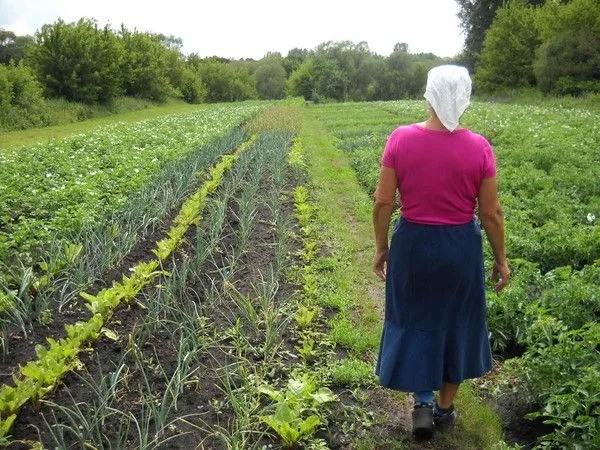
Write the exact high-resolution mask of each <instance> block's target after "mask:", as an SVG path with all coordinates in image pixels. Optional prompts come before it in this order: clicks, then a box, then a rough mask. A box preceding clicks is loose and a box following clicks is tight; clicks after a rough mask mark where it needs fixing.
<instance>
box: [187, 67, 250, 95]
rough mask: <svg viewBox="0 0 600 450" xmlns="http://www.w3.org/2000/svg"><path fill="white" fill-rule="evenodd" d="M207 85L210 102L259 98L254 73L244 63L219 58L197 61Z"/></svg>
mask: <svg viewBox="0 0 600 450" xmlns="http://www.w3.org/2000/svg"><path fill="white" fill-rule="evenodd" d="M194 64H197V66H198V70H199V72H200V77H201V79H202V81H203V83H204V84H205V85H206V89H207V94H206V100H207V101H209V102H234V101H238V100H249V99H255V98H257V93H256V85H255V82H254V78H253V77H252V74H251V73H250V71H249V70H248V68H247V67H245V66H244V65H237V66H236V65H235V64H233V63H230V62H222V61H220V60H219V59H218V58H207V59H204V60H199V61H195V62H194Z"/></svg>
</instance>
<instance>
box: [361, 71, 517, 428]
mask: <svg viewBox="0 0 600 450" xmlns="http://www.w3.org/2000/svg"><path fill="white" fill-rule="evenodd" d="M470 95H471V79H470V78H469V74H468V72H467V70H466V69H465V68H463V67H459V66H450V65H444V66H438V67H435V68H433V69H431V70H430V71H429V74H428V77H427V87H426V91H425V98H426V99H427V101H428V105H429V112H430V117H429V119H428V120H427V121H425V122H423V123H418V124H413V125H409V126H402V127H399V128H397V129H396V130H394V132H393V133H392V134H391V135H390V137H389V139H388V142H387V144H386V147H385V150H384V153H383V157H382V166H381V173H380V177H379V183H378V186H377V190H376V192H375V205H374V210H373V222H374V226H375V240H376V253H375V258H374V263H373V270H374V272H375V274H376V275H377V276H379V277H380V278H381V279H382V280H385V281H386V306H385V322H384V331H383V336H382V339H381V348H380V352H379V360H378V362H377V374H378V375H379V379H380V383H381V384H382V385H383V386H385V387H388V388H391V389H395V390H400V391H406V392H413V393H414V397H415V407H414V410H413V433H414V434H415V436H416V437H418V438H430V437H431V436H432V435H433V431H434V426H438V427H441V428H443V427H450V426H452V425H454V422H455V421H456V418H457V414H456V411H455V410H454V406H453V400H454V396H455V395H456V392H457V391H458V387H459V385H460V383H461V382H462V381H463V380H465V379H467V378H476V377H479V376H481V375H482V374H484V373H485V372H487V371H489V370H490V369H491V364H492V358H491V350H490V344H489V339H488V331H487V325H486V321H485V313H486V308H485V288H484V281H485V280H484V273H483V252H482V239H481V227H480V225H479V222H478V221H477V220H476V218H475V206H476V204H477V206H478V212H479V219H480V221H481V224H482V225H483V228H484V229H485V232H486V235H487V237H488V240H489V241H490V244H491V247H492V251H493V254H494V265H493V270H492V280H494V281H495V282H496V284H495V287H494V289H495V290H496V291H500V290H501V289H502V288H503V287H504V286H505V285H506V283H507V282H508V279H509V276H510V270H509V268H508V264H507V261H506V251H505V247H504V219H503V215H502V209H501V207H500V203H499V201H498V193H497V184H496V163H495V158H494V154H493V151H492V148H491V146H490V144H489V143H488V142H487V140H486V139H485V138H484V137H482V136H480V135H478V134H476V133H473V132H471V131H469V130H468V129H466V128H461V127H460V126H459V118H460V116H461V115H462V113H463V112H464V111H465V109H466V108H467V106H468V105H469V100H470ZM396 190H398V191H399V194H400V203H401V209H400V210H401V215H402V217H401V218H400V220H399V221H398V223H397V224H396V227H395V230H394V233H393V236H392V240H391V245H390V247H389V250H388V229H389V224H390V216H391V213H392V210H393V207H394V197H395V193H396ZM386 264H387V268H386ZM434 390H439V397H438V399H437V401H434V394H433V391H434Z"/></svg>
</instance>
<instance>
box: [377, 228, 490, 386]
mask: <svg viewBox="0 0 600 450" xmlns="http://www.w3.org/2000/svg"><path fill="white" fill-rule="evenodd" d="M484 282H485V275H484V269H483V249H482V236H481V227H480V225H479V222H478V221H477V220H473V221H472V222H469V223H467V224H464V225H421V224H416V223H412V222H409V221H407V220H405V219H400V220H399V221H398V223H397V224H396V227H395V229H394V234H393V236H392V242H391V245H390V251H389V255H388V261H387V280H386V293H385V322H384V327H383V335H382V337H381V346H380V350H379V358H378V361H377V369H376V373H377V375H378V376H379V381H380V383H381V385H382V386H385V387H388V388H391V389H396V390H400V391H408V392H415V391H425V390H438V389H440V387H441V386H442V383H444V382H449V383H460V382H461V381H463V380H465V379H467V378H476V377H479V376H481V375H483V374H484V373H485V372H488V371H489V370H490V369H491V367H492V356H491V349H490V342H489V336H488V329H487V325H486V305H485V286H484Z"/></svg>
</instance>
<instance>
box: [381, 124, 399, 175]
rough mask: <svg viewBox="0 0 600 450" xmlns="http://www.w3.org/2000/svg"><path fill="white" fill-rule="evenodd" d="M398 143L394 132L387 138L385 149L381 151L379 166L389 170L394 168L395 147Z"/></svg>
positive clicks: (396, 134)
mask: <svg viewBox="0 0 600 450" xmlns="http://www.w3.org/2000/svg"><path fill="white" fill-rule="evenodd" d="M397 143H398V133H397V132H396V131H394V132H393V133H392V134H390V137H389V138H388V140H387V142H386V144H385V149H384V150H383V156H382V157H381V165H382V166H384V167H389V168H391V169H395V168H396V152H397V150H396V147H397Z"/></svg>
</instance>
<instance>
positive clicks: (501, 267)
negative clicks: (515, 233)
mask: <svg viewBox="0 0 600 450" xmlns="http://www.w3.org/2000/svg"><path fill="white" fill-rule="evenodd" d="M477 201H478V204H479V219H480V220H481V224H482V225H483V228H484V230H485V234H486V235H487V238H488V240H489V241H490V245H491V246H492V252H493V254H494V268H493V269H492V281H495V282H496V285H495V286H494V290H495V291H496V292H498V291H500V290H502V289H503V288H504V286H506V283H508V280H509V278H510V269H509V268H508V262H507V261H506V248H505V246H504V215H503V213H502V207H501V206H500V200H499V199H498V184H497V181H496V177H491V178H484V179H483V181H482V182H481V187H480V189H479V197H478V199H477Z"/></svg>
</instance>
